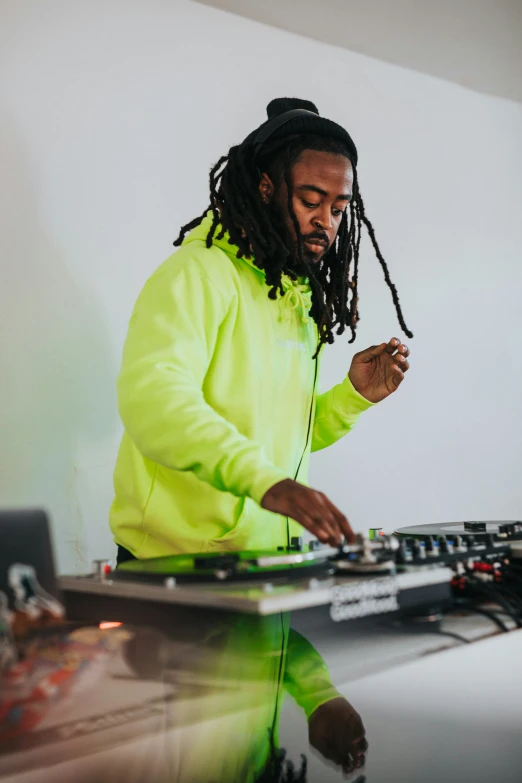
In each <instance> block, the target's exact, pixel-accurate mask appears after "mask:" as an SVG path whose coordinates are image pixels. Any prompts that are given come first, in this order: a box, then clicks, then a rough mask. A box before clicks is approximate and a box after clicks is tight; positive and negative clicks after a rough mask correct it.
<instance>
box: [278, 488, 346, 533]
mask: <svg viewBox="0 0 522 783" xmlns="http://www.w3.org/2000/svg"><path fill="white" fill-rule="evenodd" d="M295 510H296V511H299V512H300V513H297V514H293V515H292V516H293V518H295V519H297V521H298V522H300V523H301V524H302V525H303V526H304V527H306V529H307V530H309V531H310V532H311V533H313V535H315V536H316V537H317V538H318V539H319V540H320V541H322V542H323V543H328V544H330V546H340V544H341V543H342V539H343V537H344V538H346V539H347V541H349V542H350V543H353V542H354V541H355V534H354V532H353V530H352V528H351V526H350V523H349V522H348V520H347V519H346V517H345V516H344V514H343V513H342V512H341V511H339V509H338V508H337V507H336V506H334V504H333V503H332V502H331V501H330V500H329V499H328V498H327V497H326V495H323V493H322V492H316V491H314V490H308V492H307V494H306V497H304V498H303V500H302V501H300V502H299V507H298V509H295Z"/></svg>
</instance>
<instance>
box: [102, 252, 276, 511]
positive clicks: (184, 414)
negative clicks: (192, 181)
mask: <svg viewBox="0 0 522 783" xmlns="http://www.w3.org/2000/svg"><path fill="white" fill-rule="evenodd" d="M187 261H188V263H177V264H175V265H174V264H172V263H169V262H166V264H164V265H163V266H162V267H160V269H159V270H158V271H157V272H156V273H155V274H154V275H153V276H152V277H151V278H150V280H149V281H148V283H147V284H146V285H145V288H144V289H143V291H142V293H141V295H140V296H139V298H138V301H137V304H136V307H135V309H134V313H133V315H132V318H131V321H130V325H129V330H128V334H127V339H126V342H125V347H124V351H123V361H122V367H121V372H120V376H119V379H118V405H119V411H120V416H121V418H122V421H123V424H124V426H125V429H126V431H127V433H128V435H129V436H130V438H131V439H132V440H133V441H134V443H135V445H136V446H137V448H138V449H139V450H140V452H141V453H142V454H143V455H144V456H145V457H146V458H148V459H150V460H152V461H153V462H156V463H159V464H160V465H163V466H165V467H167V468H170V469H172V470H180V471H192V472H193V473H194V474H195V475H196V476H197V477H198V478H199V479H201V480H202V481H206V482H207V483H208V484H210V485H212V486H213V487H215V488H216V489H218V490H221V491H226V492H230V493H232V494H233V495H236V496H238V497H244V496H249V497H251V498H253V500H255V501H256V502H257V503H260V501H261V499H262V498H263V495H264V494H265V492H266V491H267V490H268V489H269V488H270V487H271V486H273V485H274V484H276V483H277V482H278V481H281V480H282V479H284V478H287V476H286V474H285V473H284V472H283V471H281V470H280V469H279V468H277V467H276V466H275V465H273V464H271V463H270V462H269V461H268V459H267V458H266V456H265V454H264V451H263V448H262V447H261V446H260V445H259V444H258V443H255V442H254V441H251V440H249V439H248V438H246V437H244V436H243V435H242V434H241V433H240V432H239V431H238V430H237V428H236V427H235V426H234V425H233V424H231V423H230V422H229V421H227V420H226V419H224V418H223V417H222V416H221V415H220V414H218V413H217V412H216V411H215V410H214V409H213V408H212V407H211V406H210V405H209V404H208V403H207V402H206V400H205V397H204V394H203V390H202V389H203V381H204V378H205V375H206V372H207V369H208V367H209V364H210V361H211V359H212V356H213V354H214V350H215V348H216V344H217V341H218V336H219V330H220V326H221V325H222V324H223V322H224V320H225V319H226V317H227V313H228V311H229V309H230V307H231V306H232V305H233V292H229V294H228V296H227V295H224V294H223V293H222V292H221V291H220V290H218V288H217V287H216V285H215V284H214V282H213V280H212V279H211V278H210V277H209V276H208V275H207V273H206V271H205V270H204V269H203V268H202V264H200V263H198V262H197V260H196V259H191V258H189V259H187Z"/></svg>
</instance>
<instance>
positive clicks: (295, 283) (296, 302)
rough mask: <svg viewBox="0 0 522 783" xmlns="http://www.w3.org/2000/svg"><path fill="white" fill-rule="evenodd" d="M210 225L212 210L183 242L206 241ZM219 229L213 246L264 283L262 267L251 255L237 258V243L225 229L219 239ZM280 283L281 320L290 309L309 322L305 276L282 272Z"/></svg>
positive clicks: (309, 293)
mask: <svg viewBox="0 0 522 783" xmlns="http://www.w3.org/2000/svg"><path fill="white" fill-rule="evenodd" d="M211 227H212V212H207V214H206V215H205V217H204V218H203V220H202V221H201V223H200V224H199V225H198V226H196V228H194V229H193V230H192V231H191V232H190V234H189V235H188V236H187V237H185V239H184V240H183V244H184V245H186V244H189V243H190V242H196V241H198V242H206V240H207V236H208V233H209V231H210V229H211ZM220 231H221V226H218V227H217V228H216V231H215V233H214V237H213V239H212V244H213V245H214V246H215V247H219V249H220V250H223V251H224V252H225V253H226V254H227V255H229V256H231V257H232V258H234V259H235V260H236V262H237V261H239V262H243V263H245V264H247V265H248V266H249V267H251V269H253V270H254V271H255V272H256V273H257V274H258V275H260V277H261V278H262V280H263V283H264V284H265V285H266V275H265V272H264V270H263V269H259V267H257V266H256V265H255V263H254V259H253V258H252V257H250V258H245V256H243V257H242V258H238V257H237V254H238V251H239V248H238V247H237V245H234V243H233V242H231V241H230V234H229V233H228V231H225V234H224V236H223V237H222V238H221V239H218V238H217V237H218V236H219V234H220ZM281 284H282V286H283V291H284V293H283V296H281V295H280V294H278V297H279V301H280V302H281V305H282V310H281V317H282V319H283V320H287V319H289V318H290V311H291V310H299V311H300V315H301V320H302V322H303V323H305V324H307V323H310V321H311V319H310V316H309V312H310V308H311V306H312V292H311V289H310V285H309V284H308V279H307V278H301V279H300V280H292V278H291V277H289V276H288V275H285V274H282V275H281Z"/></svg>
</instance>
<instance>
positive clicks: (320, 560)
mask: <svg viewBox="0 0 522 783" xmlns="http://www.w3.org/2000/svg"><path fill="white" fill-rule="evenodd" d="M517 557H518V558H520V559H522V523H520V522H500V523H498V522H497V523H492V522H487V523H485V524H484V523H477V522H470V523H462V524H459V523H443V524H441V525H428V526H422V525H421V526H418V527H414V528H403V529H401V530H398V531H397V534H396V535H392V536H388V535H384V534H383V531H382V530H380V529H374V531H373V535H372V537H371V538H367V537H365V536H363V535H358V536H357V540H356V542H355V543H354V544H347V545H344V546H342V547H341V548H340V549H332V548H330V547H323V546H322V545H321V544H319V542H317V541H313V542H311V543H310V544H308V545H306V546H304V545H303V544H302V542H301V541H300V540H299V539H293V540H292V542H291V546H290V547H288V548H287V549H281V550H278V551H274V552H216V553H205V554H196V555H178V556H172V557H161V558H154V559H151V560H131V561H128V562H126V563H124V564H122V565H121V566H120V567H119V568H118V569H117V570H115V571H112V570H111V569H110V567H108V566H105V567H102V568H100V564H99V563H98V564H97V567H96V573H95V574H91V575H87V576H81V577H63V578H62V579H61V587H62V590H63V592H64V595H65V600H66V604H67V607H68V612H69V615H70V616H71V617H72V618H74V619H76V618H77V619H94V620H106V619H113V620H114V619H116V620H123V621H126V622H129V621H131V622H134V623H138V622H148V621H149V620H151V614H150V612H151V611H153V610H154V612H156V613H157V614H158V616H159V617H160V618H164V619H165V618H167V617H169V616H171V615H172V612H174V611H176V612H177V613H179V612H180V611H181V612H182V611H183V610H184V611H185V612H186V611H188V610H191V611H192V613H193V608H195V607H198V608H199V609H200V610H202V611H203V610H205V609H207V610H215V609H219V610H223V611H230V612H246V613H250V614H258V615H269V614H275V613H277V612H281V611H292V610H293V611H295V610H298V609H306V608H310V607H314V606H330V607H331V610H330V616H331V618H332V619H333V620H335V621H341V620H349V619H355V618H360V617H366V616H370V615H377V614H383V613H389V612H393V611H406V612H408V613H413V614H415V612H420V613H422V612H423V611H426V610H427V609H431V608H433V607H435V608H446V607H448V606H449V605H450V603H451V601H452V592H453V594H454V593H455V591H456V590H457V587H458V585H457V582H459V584H460V585H461V587H462V580H463V579H464V577H465V576H466V575H469V579H468V581H469V580H471V581H473V580H476V579H478V578H479V577H478V574H480V575H481V577H480V578H482V579H483V578H484V576H483V575H484V572H485V571H487V570H488V569H492V572H493V571H495V573H497V574H498V573H499V568H500V565H499V564H500V563H504V561H507V560H511V559H513V558H517ZM502 568H504V569H505V565H502ZM459 580H460V581H459ZM458 595H459V597H466V596H464V595H463V594H461V593H458ZM191 607H192V609H191ZM109 615H110V616H109Z"/></svg>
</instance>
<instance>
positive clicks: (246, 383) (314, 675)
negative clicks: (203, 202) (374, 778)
mask: <svg viewBox="0 0 522 783" xmlns="http://www.w3.org/2000/svg"><path fill="white" fill-rule="evenodd" d="M356 166H357V151H356V148H355V145H354V144H353V141H352V139H351V138H350V136H349V135H348V133H347V132H346V131H345V130H344V129H343V128H341V127H340V126H339V125H337V124H335V123H333V122H331V121H329V120H326V119H323V118H321V117H320V116H319V114H318V111H317V109H316V107H315V106H314V105H313V104H311V103H309V102H307V101H298V100H294V99H278V100H275V101H272V102H271V103H270V104H269V106H268V120H267V122H265V123H264V124H263V125H262V126H261V127H260V128H258V129H256V130H255V131H254V132H253V133H252V134H250V135H249V136H248V137H247V138H246V139H245V141H244V142H243V143H242V144H240V145H238V146H236V147H232V148H231V150H230V152H229V154H228V155H227V156H224V157H223V158H221V160H220V161H219V162H218V163H217V165H216V166H215V167H214V168H213V169H212V171H211V173H210V207H209V209H208V210H207V211H205V213H204V214H203V215H202V216H201V217H199V218H197V219H195V220H193V221H192V222H191V223H189V224H188V225H187V226H185V227H184V228H183V229H182V231H181V234H180V237H179V238H178V240H177V241H176V243H175V244H176V245H181V247H180V249H179V250H178V251H177V252H176V253H174V254H173V255H172V256H171V257H170V258H169V259H167V261H166V262H165V263H164V264H163V265H162V266H160V267H159V269H158V270H157V271H156V272H155V273H154V274H153V275H152V277H151V278H150V280H149V281H148V283H147V284H146V286H145V288H144V289H143V291H142V293H141V295H140V297H139V299H138V301H137V304H136V307H135V309H134V312H133V315H132V318H131V322H130V326H129V332H128V336H127V341H126V344H125V349H124V354H123V363H122V369H121V374H120V377H119V381H118V396H119V409H120V414H121V417H122V420H123V423H124V425H125V433H124V436H123V440H122V443H121V448H120V452H119V455H118V461H117V465H116V471H115V499H114V503H113V506H112V509H111V527H112V530H113V533H114V537H115V540H116V543H117V544H118V561H119V562H122V561H124V560H126V559H129V558H151V557H158V556H162V555H168V554H175V553H184V552H187V553H188V552H212V551H221V550H245V549H276V548H277V547H278V546H288V545H289V543H290V540H291V538H292V537H293V536H296V535H300V533H301V531H302V528H303V527H304V528H306V529H307V530H308V531H309V532H310V533H312V534H313V535H314V536H316V537H317V538H318V539H320V540H321V541H323V542H325V543H329V544H331V545H337V544H340V543H341V540H342V538H343V537H345V538H346V539H348V540H351V539H352V538H353V531H352V529H351V527H350V524H349V522H348V520H347V518H346V516H345V515H344V513H343V512H342V511H340V510H339V509H338V508H336V506H335V505H334V504H333V503H332V502H331V501H330V500H329V499H328V498H327V497H326V496H325V495H324V494H322V493H321V492H318V491H316V490H313V489H311V488H309V487H307V486H306V476H307V471H308V461H309V454H310V451H317V450H319V449H322V448H325V447H326V446H329V445H331V444H332V443H334V442H336V441H337V440H339V438H341V437H342V436H343V435H345V434H346V433H347V432H349V431H350V430H351V428H352V427H353V425H354V424H355V422H356V421H357V419H358V417H359V415H360V414H361V413H362V412H363V411H365V410H366V409H368V408H369V407H370V406H371V405H373V404H375V403H377V402H380V401H381V400H383V399H384V398H386V397H388V396H389V395H390V394H392V393H393V392H394V391H395V390H396V389H397V388H398V386H399V385H400V383H401V382H402V380H403V378H404V373H405V372H406V371H407V370H408V366H409V365H408V360H407V356H408V354H409V351H408V348H407V347H406V346H405V345H403V344H402V343H401V342H400V341H399V340H398V339H396V338H394V339H392V340H390V341H389V342H387V343H382V344H381V345H379V346H372V347H371V348H368V349H367V350H366V351H362V352H361V353H359V354H356V355H355V357H354V359H353V361H352V364H351V367H350V371H349V373H348V376H347V377H346V378H345V379H344V381H343V382H342V383H340V384H339V385H338V386H336V387H334V388H333V389H331V390H330V391H328V392H326V393H324V394H318V393H317V380H318V363H319V357H320V353H321V349H322V347H323V345H324V344H325V343H331V342H333V339H334V332H335V331H336V332H337V334H341V333H342V332H343V331H344V329H345V328H346V327H349V329H350V330H351V336H352V341H353V339H354V338H355V329H356V324H357V320H358V314H357V303H358V260H359V245H360V239H361V227H362V225H363V224H364V225H365V226H366V228H367V229H368V232H369V234H370V237H371V240H372V242H373V245H374V248H375V250H376V253H377V256H378V258H379V261H380V263H381V265H382V268H383V271H384V274H385V279H386V281H387V283H388V285H389V287H390V289H391V292H392V296H393V300H394V303H395V306H396V310H397V314H398V316H399V321H400V323H401V326H402V327H403V329H404V331H405V332H406V333H407V334H410V333H409V332H408V330H407V327H406V325H405V323H404V320H403V317H402V313H401V310H400V306H399V300H398V297H397V292H396V290H395V287H394V286H393V284H392V283H391V281H390V277H389V273H388V269H387V266H386V263H385V261H384V259H383V257H382V254H381V252H380V249H379V247H378V245H377V242H376V239H375V234H374V231H373V227H372V225H371V223H370V222H369V220H368V218H367V217H366V214H365V210H364V204H363V201H362V198H361V195H360V190H359V184H358V178H357V173H356ZM276 621H277V624H273V623H272V624H271V622H270V618H264V620H263V626H262V628H261V626H260V633H261V632H262V634H263V635H264V637H265V638H270V640H271V642H270V643H271V645H272V646H273V649H276V650H279V649H280V651H281V656H282V658H283V663H282V666H281V667H278V668H279V673H278V674H277V673H276V674H277V677H276V681H275V683H272V684H274V692H275V693H276V694H277V693H278V692H279V689H280V687H281V686H282V684H283V682H282V679H281V678H282V676H283V679H284V687H285V688H286V689H287V690H288V691H289V692H290V693H292V695H293V696H294V697H295V698H296V701H297V702H298V703H299V704H300V705H301V706H302V707H303V709H304V710H305V712H306V714H307V717H308V718H309V730H310V740H311V742H312V744H314V745H315V747H317V748H319V749H320V750H321V751H322V752H323V754H324V755H327V757H328V758H331V759H332V760H334V761H336V762H337V763H340V764H343V765H344V766H345V767H346V768H348V767H350V765H352V763H353V764H355V765H357V766H358V765H360V763H361V761H362V759H363V754H364V751H365V748H366V747H367V745H366V741H365V739H364V729H363V727H362V723H361V721H360V718H359V716H358V715H357V713H356V712H355V710H353V708H352V707H351V706H350V705H349V704H348V702H346V701H345V700H344V699H343V698H341V697H340V695H339V694H338V692H337V691H335V689H334V688H333V686H332V684H331V682H330V680H329V677H328V674H327V672H326V669H325V667H324V663H323V662H322V661H321V659H320V658H319V657H318V656H317V653H315V651H314V650H313V648H311V646H310V645H309V643H308V642H306V640H304V639H303V638H302V637H299V635H298V634H295V633H293V632H292V631H289V628H288V618H281V622H279V618H276ZM234 633H236V629H233V630H232V631H230V638H233V636H234ZM227 638H228V637H227ZM236 647H237V645H236ZM271 649H272V648H271ZM282 673H283V675H282ZM278 705H279V698H278V697H277V698H276V699H275V708H274V720H273V724H272V727H271V734H270V736H271V737H272V738H273V737H274V736H275V735H274V730H275V725H276V721H277V715H278V709H279V706H278ZM350 727H351V728H350Z"/></svg>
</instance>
